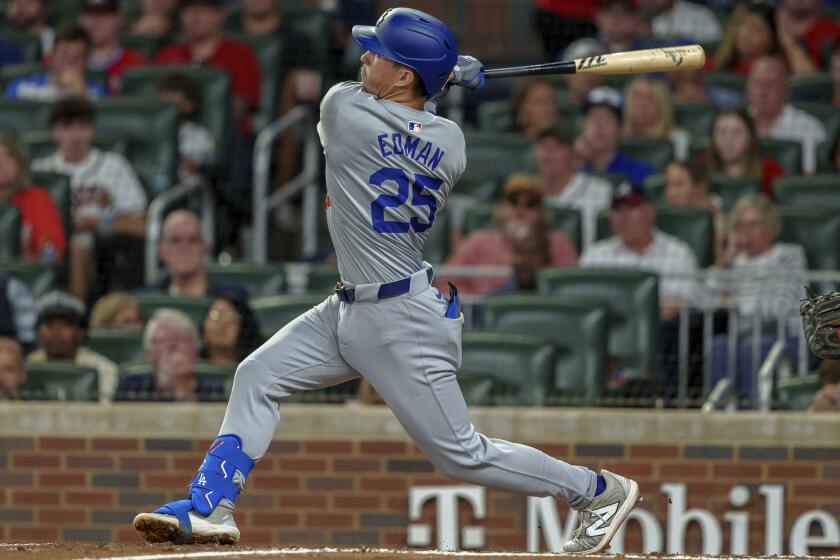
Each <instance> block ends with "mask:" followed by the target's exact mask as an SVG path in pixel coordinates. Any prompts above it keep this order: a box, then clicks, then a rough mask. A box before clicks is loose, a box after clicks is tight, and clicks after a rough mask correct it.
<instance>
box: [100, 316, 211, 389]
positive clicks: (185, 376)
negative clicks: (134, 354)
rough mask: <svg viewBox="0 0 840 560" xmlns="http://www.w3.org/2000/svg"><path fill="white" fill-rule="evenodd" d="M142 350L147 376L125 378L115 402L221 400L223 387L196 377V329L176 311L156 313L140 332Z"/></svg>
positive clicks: (121, 382)
mask: <svg viewBox="0 0 840 560" xmlns="http://www.w3.org/2000/svg"><path fill="white" fill-rule="evenodd" d="M143 348H144V349H145V351H146V362H147V363H148V364H149V366H150V368H151V372H149V373H134V374H129V375H124V376H123V377H122V378H121V379H120V384H119V386H118V387H117V390H116V395H115V397H114V400H117V401H179V402H196V401H221V400H224V396H225V393H224V387H222V384H221V383H219V382H218V381H215V380H208V379H204V378H200V377H196V375H195V365H196V362H197V361H198V350H199V337H198V330H197V329H196V328H195V325H194V324H193V322H192V321H191V320H190V318H189V317H187V315H185V314H184V313H182V312H181V311H178V310H176V309H167V308H162V309H158V310H157V311H155V313H154V315H152V318H151V319H149V322H148V323H147V324H146V329H145V330H144V331H143Z"/></svg>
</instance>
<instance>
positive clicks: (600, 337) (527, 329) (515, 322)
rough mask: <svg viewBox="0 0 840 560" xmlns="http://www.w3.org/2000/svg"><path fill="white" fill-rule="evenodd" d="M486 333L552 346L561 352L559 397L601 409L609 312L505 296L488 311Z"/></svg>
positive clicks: (547, 298) (539, 298) (556, 382)
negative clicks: (521, 336) (516, 336)
mask: <svg viewBox="0 0 840 560" xmlns="http://www.w3.org/2000/svg"><path fill="white" fill-rule="evenodd" d="M482 318H483V319H482V328H483V329H484V330H487V331H495V332H507V333H514V334H524V335H527V336H533V337H535V338H540V339H543V340H545V341H547V342H550V343H551V344H552V345H553V346H554V349H555V351H556V354H557V361H556V364H555V369H554V383H553V385H552V388H551V393H552V396H553V397H557V398H558V400H559V401H560V402H562V403H564V404H576V405H583V404H586V405H595V404H597V401H598V399H599V398H600V396H601V393H602V391H603V389H604V386H605V385H604V372H605V371H606V367H607V312H606V310H605V309H604V308H602V307H598V306H594V305H592V304H591V303H583V302H579V301H571V300H569V299H564V298H559V297H552V296H526V295H522V296H500V297H491V298H489V299H487V300H486V301H485V302H484V304H483V305H482Z"/></svg>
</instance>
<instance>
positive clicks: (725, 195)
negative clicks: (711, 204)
mask: <svg viewBox="0 0 840 560" xmlns="http://www.w3.org/2000/svg"><path fill="white" fill-rule="evenodd" d="M709 188H711V189H712V192H713V193H715V194H717V195H718V196H719V197H720V198H721V199H722V200H723V208H724V210H726V211H727V212H728V211H729V210H731V209H732V207H733V206H735V202H736V201H737V200H738V199H739V198H741V197H742V196H744V195H747V194H758V193H759V192H761V180H760V179H745V178H742V177H727V176H725V175H719V174H712V175H711V176H710V177H709Z"/></svg>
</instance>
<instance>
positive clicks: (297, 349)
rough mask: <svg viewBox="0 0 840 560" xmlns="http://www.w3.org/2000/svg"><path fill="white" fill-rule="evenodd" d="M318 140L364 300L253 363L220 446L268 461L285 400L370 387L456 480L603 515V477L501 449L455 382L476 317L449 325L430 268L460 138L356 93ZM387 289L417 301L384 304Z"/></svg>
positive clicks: (326, 114) (308, 321) (307, 324)
mask: <svg viewBox="0 0 840 560" xmlns="http://www.w3.org/2000/svg"><path fill="white" fill-rule="evenodd" d="M318 132H319V134H320V136H321V142H322V143H323V145H324V151H325V153H326V158H327V170H326V176H327V191H328V199H327V206H328V210H327V212H328V217H329V219H328V221H329V227H330V234H331V235H332V239H333V243H334V244H335V248H336V253H337V254H338V263H339V268H340V271H341V277H342V279H343V280H344V281H345V283H346V284H348V285H350V286H352V287H353V289H354V290H355V291H354V294H355V301H354V302H353V303H349V302H348V301H340V300H339V298H338V297H337V295H335V294H334V295H332V296H330V297H328V298H327V299H326V301H324V302H323V303H321V304H320V305H318V306H317V307H314V308H313V309H310V310H309V311H307V312H306V313H304V314H303V315H301V316H300V317H298V318H297V319H295V320H294V321H292V322H291V323H289V324H288V325H286V326H285V327H283V328H282V329H281V330H280V331H279V332H278V333H277V334H275V335H274V336H273V337H271V339H270V340H269V341H268V342H266V343H265V344H263V345H262V346H261V347H260V348H259V349H257V350H256V351H255V352H254V353H253V354H251V355H250V356H248V358H246V359H245V360H244V361H243V362H242V363H241V364H240V365H239V367H238V368H237V371H236V377H235V379H234V383H233V390H232V392H231V396H230V403H229V405H228V409H227V412H226V413H225V419H224V421H223V422H222V427H221V430H220V432H219V433H220V434H236V435H238V436H239V437H240V438H241V439H242V449H243V451H244V452H245V453H246V454H247V455H248V456H249V457H251V458H253V459H255V460H257V459H259V458H260V457H262V456H263V454H264V453H265V452H266V450H267V449H268V445H269V443H270V442H271V439H272V436H273V435H274V430H275V428H276V426H277V423H278V422H279V420H280V411H279V409H278V404H279V403H280V401H282V400H283V399H284V398H286V397H288V396H289V395H292V394H294V393H298V392H300V391H307V390H312V389H320V388H322V387H328V386H330V385H335V384H337V383H341V382H342V381H346V380H349V379H353V378H355V377H358V376H359V375H362V376H363V377H364V378H365V379H367V381H368V382H370V384H371V385H372V386H373V388H374V389H376V391H377V392H378V393H379V395H381V396H382V398H383V399H384V400H385V402H386V403H387V404H388V406H389V407H390V408H391V410H392V411H393V412H394V414H395V416H396V417H397V419H398V420H399V422H400V424H401V425H402V426H403V428H405V430H406V432H407V433H408V434H409V435H410V436H411V438H412V439H413V440H414V441H415V443H416V444H417V446H418V447H419V448H420V449H421V450H422V451H423V453H424V454H425V455H426V456H427V457H428V458H429V460H430V461H431V462H432V463H434V464H435V465H436V466H437V467H438V468H439V469H441V471H443V472H444V473H446V474H448V475H449V476H451V477H453V478H457V479H460V480H464V481H467V482H473V483H477V484H484V485H486V486H491V487H494V488H499V489H502V490H508V491H511V492H519V493H522V494H527V495H532V496H556V497H562V498H564V499H565V500H566V501H568V502H569V503H570V504H571V505H572V506H573V507H577V508H580V507H584V506H586V505H587V504H589V503H590V501H591V500H592V497H593V496H594V493H595V487H596V475H595V473H594V472H592V471H591V470H589V469H587V468H585V467H579V466H573V465H569V464H567V463H564V462H562V461H560V460H557V459H554V458H552V457H549V456H548V455H546V454H544V453H543V452H541V451H539V450H536V449H534V448H531V447H528V446H525V445H519V444H516V443H510V442H507V441H503V440H499V439H491V438H488V437H486V436H484V435H483V434H481V433H479V432H478V431H477V430H476V429H475V427H474V426H473V425H472V423H471V422H470V418H469V413H468V411H467V406H466V403H465V402H464V397H463V395H462V394H461V389H460V387H459V386H458V382H457V380H456V378H455V371H457V369H458V368H459V367H460V365H461V328H462V325H463V321H464V317H463V315H460V316H457V317H455V316H453V317H452V318H450V317H448V316H447V309H448V307H449V305H448V304H447V301H446V300H445V299H444V298H443V296H442V295H441V293H440V292H439V291H438V290H436V289H435V288H433V287H432V286H431V269H430V268H429V266H428V265H427V264H426V263H423V260H422V252H423V242H424V241H425V239H426V236H427V235H428V234H429V228H430V227H431V225H432V224H433V223H434V216H435V215H436V214H437V212H438V211H439V210H440V209H441V208H442V207H443V203H444V200H445V199H446V195H447V194H448V193H449V191H450V190H451V189H452V185H453V184H454V183H455V181H457V180H458V178H459V177H460V175H461V173H462V172H463V171H464V167H465V165H466V161H465V155H464V136H463V134H462V133H461V131H460V129H459V128H458V127H457V126H456V125H455V124H454V123H452V122H450V121H448V120H446V119H443V118H441V117H437V116H435V115H433V114H431V113H424V112H421V111H415V110H412V109H410V108H407V107H404V106H402V105H399V104H397V103H393V102H391V101H386V100H382V99H378V98H376V97H375V96H373V95H371V94H369V93H367V92H365V91H364V90H363V89H362V88H361V85H360V84H358V83H344V84H339V85H337V86H335V87H333V88H332V89H331V90H330V91H329V93H327V95H326V97H325V98H324V101H323V103H322V105H321V122H320V124H319V127H318ZM397 281H401V282H397ZM383 282H391V283H394V282H397V283H398V284H399V285H400V286H402V288H403V289H402V290H400V291H398V293H396V294H392V295H390V296H386V297H382V296H381V293H382V291H381V290H380V288H382V286H381V283H383ZM387 291H388V290H386V292H387Z"/></svg>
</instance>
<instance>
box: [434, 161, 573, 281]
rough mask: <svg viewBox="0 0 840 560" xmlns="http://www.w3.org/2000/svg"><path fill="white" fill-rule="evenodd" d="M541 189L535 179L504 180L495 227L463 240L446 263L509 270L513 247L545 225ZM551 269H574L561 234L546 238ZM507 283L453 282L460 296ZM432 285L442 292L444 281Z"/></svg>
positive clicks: (570, 249)
mask: <svg viewBox="0 0 840 560" xmlns="http://www.w3.org/2000/svg"><path fill="white" fill-rule="evenodd" d="M543 196H545V186H544V184H543V181H542V180H541V179H540V178H539V177H536V176H533V175H528V174H526V173H517V174H514V175H511V176H510V177H508V179H507V180H506V181H505V184H504V186H503V187H502V196H501V198H500V199H499V202H498V204H497V205H496V212H495V214H496V215H495V222H496V223H495V226H494V227H492V228H487V229H479V230H476V231H473V232H471V233H470V234H469V235H467V236H466V237H464V238H463V239H462V240H461V241H460V242H459V243H458V244H457V246H456V247H455V250H454V251H453V252H452V254H451V255H450V256H449V258H448V259H447V260H446V263H445V264H446V265H451V266H480V265H489V266H511V265H512V264H513V245H514V243H516V242H518V241H519V240H521V239H523V238H524V237H525V236H527V235H528V234H529V232H530V231H531V230H533V229H534V228H536V227H541V226H545V227H546V228H547V226H548V225H549V217H548V213H547V212H546V210H545V206H544V205H543ZM548 239H549V253H550V255H551V259H550V264H551V266H557V267H560V266H575V265H576V264H577V250H576V249H575V246H574V244H573V243H572V241H571V240H570V239H569V238H568V237H567V236H566V235H565V234H564V233H562V232H559V231H551V232H550V233H549V234H548ZM506 282H507V279H506V278H503V277H502V278H500V277H488V276H473V277H465V278H459V279H457V284H458V289H459V290H460V291H461V292H462V293H464V294H487V293H490V292H492V291H494V290H496V289H498V288H500V287H501V286H503V285H504V284H505V283H506ZM436 284H437V285H438V286H439V287H441V289H443V287H445V286H446V280H445V279H440V280H438V281H437V282H436Z"/></svg>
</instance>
